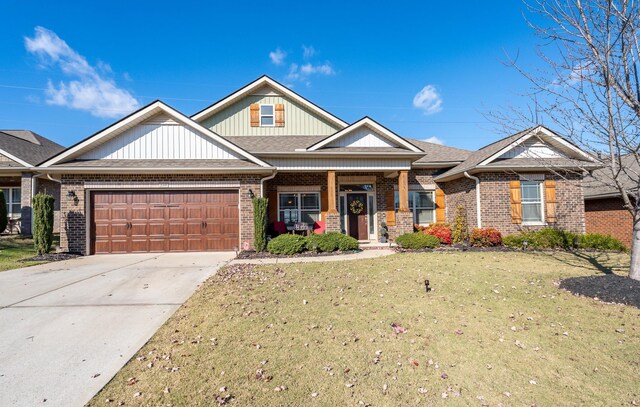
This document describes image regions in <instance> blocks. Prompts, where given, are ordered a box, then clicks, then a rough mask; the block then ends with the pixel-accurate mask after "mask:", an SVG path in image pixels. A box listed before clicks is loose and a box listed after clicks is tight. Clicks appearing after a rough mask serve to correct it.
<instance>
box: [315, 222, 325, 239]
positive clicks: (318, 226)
mask: <svg viewBox="0 0 640 407" xmlns="http://www.w3.org/2000/svg"><path fill="white" fill-rule="evenodd" d="M326 229H327V224H326V223H325V221H323V220H317V221H315V222H313V233H315V234H316V235H321V234H323V233H324V232H325V230H326Z"/></svg>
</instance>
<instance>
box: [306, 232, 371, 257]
mask: <svg viewBox="0 0 640 407" xmlns="http://www.w3.org/2000/svg"><path fill="white" fill-rule="evenodd" d="M306 247H307V250H311V251H315V252H327V253H328V252H334V251H336V250H340V251H347V250H357V249H358V247H359V246H358V241H357V240H356V239H354V238H352V237H351V236H347V235H344V234H342V233H339V232H328V233H323V234H320V235H311V236H309V237H307V243H306Z"/></svg>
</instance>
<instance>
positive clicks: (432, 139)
mask: <svg viewBox="0 0 640 407" xmlns="http://www.w3.org/2000/svg"><path fill="white" fill-rule="evenodd" d="M422 141H426V142H427V143H433V144H440V145H441V146H443V145H444V141H442V140H440V139H439V138H438V137H436V136H433V137H429V138H426V139H424V140H422Z"/></svg>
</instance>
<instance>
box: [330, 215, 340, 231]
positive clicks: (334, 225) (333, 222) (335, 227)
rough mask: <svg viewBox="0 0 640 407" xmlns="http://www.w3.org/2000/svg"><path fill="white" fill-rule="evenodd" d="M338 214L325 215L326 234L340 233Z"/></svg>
mask: <svg viewBox="0 0 640 407" xmlns="http://www.w3.org/2000/svg"><path fill="white" fill-rule="evenodd" d="M340 229H341V228H340V214H339V213H337V212H336V213H327V217H326V231H327V232H341V230H340Z"/></svg>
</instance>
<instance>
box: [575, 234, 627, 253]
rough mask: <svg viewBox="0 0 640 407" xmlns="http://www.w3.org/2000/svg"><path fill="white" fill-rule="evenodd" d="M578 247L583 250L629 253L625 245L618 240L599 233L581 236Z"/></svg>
mask: <svg viewBox="0 0 640 407" xmlns="http://www.w3.org/2000/svg"><path fill="white" fill-rule="evenodd" d="M578 247H579V248H581V249H595V250H615V251H619V252H624V251H627V248H626V247H625V245H624V244H623V243H622V242H621V241H619V240H618V239H616V238H614V237H611V236H609V235H601V234H599V233H587V234H584V235H581V236H579V237H578Z"/></svg>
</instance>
